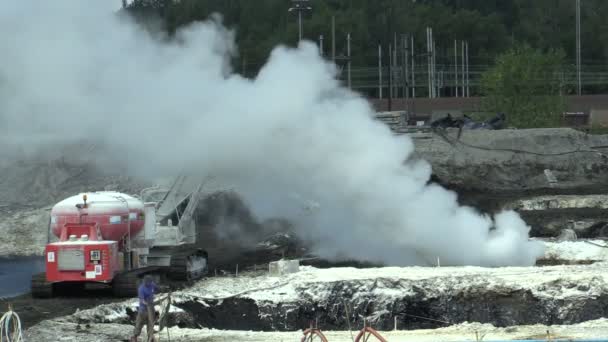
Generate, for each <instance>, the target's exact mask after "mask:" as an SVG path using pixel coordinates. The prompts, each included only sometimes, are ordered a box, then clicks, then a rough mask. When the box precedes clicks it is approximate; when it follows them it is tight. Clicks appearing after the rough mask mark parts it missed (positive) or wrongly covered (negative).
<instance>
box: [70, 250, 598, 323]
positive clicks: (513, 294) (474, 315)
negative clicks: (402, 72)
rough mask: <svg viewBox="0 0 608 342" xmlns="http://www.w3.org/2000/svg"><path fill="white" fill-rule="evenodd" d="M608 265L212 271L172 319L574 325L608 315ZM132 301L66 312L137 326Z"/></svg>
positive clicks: (76, 318)
mask: <svg viewBox="0 0 608 342" xmlns="http://www.w3.org/2000/svg"><path fill="white" fill-rule="evenodd" d="M579 247H580V246H579ZM598 248H599V247H598ZM550 250H551V249H550ZM581 260H582V259H581ZM579 261H580V260H579ZM580 262H581V263H584V262H585V261H580ZM605 268H606V263H605V262H602V263H595V264H588V265H576V266H546V267H507V268H496V269H490V268H479V267H441V268H439V267H434V268H429V267H406V268H396V267H389V268H365V269H356V268H350V267H349V268H329V269H318V268H314V267H310V266H302V267H301V271H300V272H297V273H294V274H288V275H283V276H280V277H270V276H268V274H267V272H266V271H259V270H258V271H257V272H247V273H246V274H243V275H239V276H238V277H235V276H230V277H211V278H208V279H205V280H203V281H200V282H198V283H196V284H195V285H194V286H193V287H191V288H188V289H185V290H182V291H177V292H175V293H174V294H173V302H174V303H173V308H172V312H171V314H170V318H169V326H175V327H180V328H192V329H199V328H201V327H205V328H214V329H222V330H254V331H296V330H301V329H302V328H305V327H308V326H309V325H310V323H311V322H318V324H319V326H321V327H322V328H323V329H324V330H348V329H349V327H353V326H355V327H358V326H362V325H363V324H364V320H365V322H366V323H367V324H370V325H372V326H374V327H376V328H378V329H380V330H392V329H393V327H394V324H395V322H396V323H397V325H398V326H399V328H400V329H403V330H411V329H434V328H441V327H446V326H450V325H454V324H459V323H463V322H479V323H489V324H492V325H494V326H496V327H508V326H515V325H533V324H545V325H556V324H576V323H580V322H585V321H589V320H594V319H599V318H601V317H605V316H606V315H608V275H605V272H604V270H605ZM135 305H136V302H135V301H133V300H132V301H128V302H124V303H115V304H108V305H104V306H100V307H98V308H95V309H92V310H85V311H81V312H78V313H76V314H74V315H72V316H68V317H66V318H63V319H62V320H63V321H65V322H70V323H78V324H93V323H112V324H133V322H134V321H133V320H134V315H133V314H132V313H133V311H132V310H133V308H134V307H135Z"/></svg>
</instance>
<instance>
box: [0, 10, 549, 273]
mask: <svg viewBox="0 0 608 342" xmlns="http://www.w3.org/2000/svg"><path fill="white" fill-rule="evenodd" d="M104 2H105V1H82V0H73V1H67V0H57V1H33V0H30V1H28V0H12V1H9V0H6V1H3V2H2V3H1V4H0V43H1V44H2V53H1V54H0V136H1V138H0V143H2V146H4V147H3V148H2V149H3V150H4V152H7V151H9V150H11V149H14V148H15V147H17V146H20V147H23V146H34V147H39V146H42V145H45V146H49V144H56V143H70V142H78V141H82V140H87V141H93V142H96V143H99V144H103V145H104V146H106V147H108V148H109V149H110V150H111V151H112V152H113V155H112V157H113V158H114V159H116V160H118V161H120V162H122V163H124V164H127V165H128V166H129V170H130V171H129V172H131V173H134V174H137V175H140V176H142V175H143V176H150V177H152V176H163V175H169V174H176V173H177V172H179V171H181V170H183V169H190V170H196V171H197V172H200V173H201V174H213V175H216V176H219V177H221V179H222V180H223V181H225V182H227V183H230V184H234V185H235V186H236V189H237V191H238V192H239V193H241V194H242V195H243V197H244V198H245V200H246V202H247V203H248V204H249V205H250V206H251V207H252V209H253V210H254V212H255V214H256V215H257V216H258V217H260V218H266V217H286V218H288V219H291V220H292V221H293V222H295V223H296V229H297V231H298V233H299V234H300V236H301V237H302V238H304V239H307V240H309V241H312V242H315V246H316V248H317V252H318V253H320V254H321V255H322V256H325V257H342V258H355V259H364V260H372V261H379V262H384V263H387V264H392V265H407V264H426V263H435V260H437V258H440V260H441V263H442V264H452V265H484V266H501V265H531V264H533V263H534V262H535V260H536V258H537V257H538V256H539V255H541V254H542V252H543V251H542V246H541V245H540V244H539V243H537V242H530V241H528V231H529V228H528V227H527V226H526V224H525V223H524V222H523V221H522V220H521V219H520V218H519V216H518V215H517V214H515V213H513V212H506V213H502V214H499V215H497V216H496V217H494V219H492V218H490V217H487V216H481V215H479V214H478V213H477V212H475V211H474V210H473V209H471V208H467V207H460V206H458V204H457V201H456V195H455V194H454V193H452V192H449V191H446V190H445V189H443V188H441V187H439V186H436V185H426V182H427V180H428V179H429V177H430V173H431V169H430V166H429V165H428V164H427V163H424V162H415V161H411V160H408V158H409V156H410V155H411V154H412V152H413V149H414V147H413V143H412V141H411V140H410V139H409V138H407V137H394V136H393V135H392V134H391V133H390V131H389V129H388V128H387V127H385V126H384V125H382V124H380V123H377V122H375V121H373V120H372V119H370V117H371V114H372V108H371V107H370V105H369V104H368V103H367V102H366V101H365V100H364V99H362V98H361V97H360V96H358V95H357V94H355V93H353V92H351V91H349V90H347V89H345V88H343V87H342V86H341V85H340V84H339V82H337V81H336V80H335V77H334V76H335V72H336V70H335V68H334V67H333V66H332V65H330V64H328V63H327V62H325V61H323V60H322V59H321V58H320V57H319V56H318V53H317V49H316V47H315V46H314V45H313V44H311V43H302V44H301V45H300V46H299V47H298V48H297V49H289V48H286V47H277V48H276V49H275V50H274V51H273V52H272V54H271V56H270V57H269V59H268V62H267V63H266V65H265V66H264V67H263V69H262V70H261V72H260V73H259V75H258V77H257V78H256V79H254V80H248V79H244V78H242V77H240V76H239V75H236V74H234V73H232V72H231V71H230V68H229V64H230V63H229V60H230V57H231V56H233V55H234V54H235V53H236V47H235V44H234V37H233V32H231V31H230V30H227V29H226V28H224V27H223V26H222V25H221V23H220V22H219V21H218V20H209V21H207V22H204V23H198V24H194V25H192V26H189V27H187V28H185V29H183V30H182V31H180V32H179V34H178V37H177V39H176V40H174V41H172V42H167V41H166V40H165V41H163V42H161V40H160V39H155V38H153V37H151V36H150V35H149V34H146V33H145V32H144V31H143V30H142V29H140V28H138V27H137V25H135V24H134V23H132V22H130V21H129V20H127V19H126V18H124V17H119V16H117V15H116V13H113V12H112V11H111V10H108V6H107V4H103V3H104ZM404 160H408V161H406V162H405V163H404ZM108 167H112V166H111V165H109V166H108ZM300 199H301V200H300ZM306 203H309V204H310V206H309V207H313V208H312V210H310V211H306V210H303V206H305V205H306Z"/></svg>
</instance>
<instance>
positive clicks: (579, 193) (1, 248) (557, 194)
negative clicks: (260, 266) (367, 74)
mask: <svg viewBox="0 0 608 342" xmlns="http://www.w3.org/2000/svg"><path fill="white" fill-rule="evenodd" d="M412 137H413V138H414V142H415V145H416V157H418V158H424V159H425V160H427V161H429V162H430V164H431V165H432V167H433V171H434V178H433V180H434V181H437V182H439V183H441V184H443V185H444V186H446V187H448V188H451V189H453V190H455V191H457V192H458V194H459V199H460V201H461V202H462V203H463V204H468V205H472V206H475V207H477V208H479V209H480V210H483V211H488V212H494V211H497V210H500V209H502V208H513V209H516V210H517V211H519V212H520V213H521V214H522V216H523V217H524V219H525V220H526V222H527V223H528V224H529V225H531V227H532V235H533V236H541V237H557V236H559V235H560V234H561V232H562V230H563V229H565V228H569V229H574V230H575V231H576V232H577V235H578V237H582V238H593V237H597V236H605V235H606V232H605V230H606V223H607V222H606V219H605V217H607V216H606V210H608V209H607V208H608V197H606V196H605V194H606V193H608V157H607V155H606V153H608V148H607V146H608V136H593V135H586V134H584V133H582V132H579V131H576V130H572V129H537V130H500V131H486V130H470V131H463V132H462V133H461V136H460V137H458V131H457V130H448V131H440V132H437V133H433V134H424V135H420V134H414V135H412ZM92 150H95V147H94V146H87V145H83V146H76V147H74V146H71V147H65V148H63V149H62V150H59V151H55V152H53V153H44V154H32V153H24V155H23V156H21V157H20V158H17V157H15V156H14V155H13V156H11V157H10V158H8V157H6V158H5V159H2V160H0V256H7V255H36V254H39V253H41V251H42V248H43V245H44V243H45V242H46V239H47V231H46V227H47V222H48V215H47V211H46V210H47V209H49V208H50V206H52V205H53V204H54V203H55V202H57V201H59V200H61V199H63V198H65V197H67V196H70V195H73V194H75V193H78V192H81V191H90V190H100V189H102V190H103V189H108V190H109V189H113V190H120V191H125V192H127V193H138V192H139V190H141V189H142V188H143V187H144V186H146V184H145V183H144V182H141V181H137V180H135V179H132V178H129V177H126V176H124V172H126V171H125V170H122V169H120V168H112V169H109V170H110V171H108V169H106V168H104V167H103V165H105V164H102V163H101V162H100V161H96V162H92V161H91V160H90V159H88V158H87V156H89V155H90V154H89V153H90V152H91V151H92ZM108 163H109V161H108ZM110 164H111V163H110ZM102 170H103V171H104V172H102ZM547 170H548V171H547ZM583 195H585V196H583ZM547 196H553V197H547ZM199 209H200V210H199V215H198V220H199V221H200V222H201V227H202V228H201V229H203V230H205V229H207V230H208V229H210V228H209V227H211V226H212V225H213V224H217V223H218V222H220V221H221V222H223V223H225V222H226V221H225V220H218V217H219V216H222V215H223V216H222V217H225V216H226V215H236V216H238V217H239V220H241V221H240V224H244V225H247V227H248V229H249V228H250V231H251V232H253V233H261V235H263V236H261V239H265V238H267V237H268V236H270V235H272V234H273V233H275V232H277V231H280V230H283V231H285V230H288V228H289V224H288V223H287V222H282V221H281V220H280V218H277V219H276V220H274V221H272V222H255V221H254V219H253V218H252V217H251V214H250V213H248V212H247V208H245V207H244V204H243V203H242V202H240V201H239V200H238V195H237V196H236V197H235V196H233V195H230V194H228V195H222V196H219V197H215V198H213V199H208V200H207V202H206V203H205V205H204V206H201V208H199ZM210 212H220V213H221V214H222V215H217V214H215V216H214V215H208V214H209V213H210ZM277 224H279V225H280V227H279V228H280V229H276V228H277V227H276V225H277ZM272 226H275V227H274V228H273V227H272ZM204 233H205V234H207V235H209V234H208V233H209V232H207V231H206V230H205V232H204ZM254 235H255V234H254ZM259 239H260V236H255V239H250V240H258V241H259ZM224 240H225V241H232V240H234V239H231V238H230V236H226V237H225V239H224ZM214 245H217V243H214ZM232 247H234V246H230V248H224V249H223V252H222V253H225V252H227V251H229V250H234V248H232ZM227 259H230V258H227Z"/></svg>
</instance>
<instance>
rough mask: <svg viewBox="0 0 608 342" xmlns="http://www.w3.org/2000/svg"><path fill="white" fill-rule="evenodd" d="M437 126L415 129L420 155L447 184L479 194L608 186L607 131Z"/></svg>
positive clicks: (597, 190)
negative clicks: (424, 131)
mask: <svg viewBox="0 0 608 342" xmlns="http://www.w3.org/2000/svg"><path fill="white" fill-rule="evenodd" d="M458 135H459V131H458V130H457V129H448V130H443V131H442V130H439V131H436V132H435V133H428V134H416V135H414V139H415V140H414V141H415V145H416V154H417V156H418V157H420V158H422V159H425V160H427V161H428V162H430V164H431V165H432V166H433V173H434V175H435V177H436V178H437V179H438V180H439V181H440V182H441V183H443V184H445V185H447V186H448V187H453V188H456V189H460V190H462V191H468V192H480V193H498V194H500V193H514V194H516V193H523V194H526V193H527V194H533V193H538V192H553V193H560V192H574V193H576V194H582V193H600V192H602V191H603V192H606V190H607V189H608V135H589V134H586V133H583V132H580V131H577V130H574V129H570V128H554V129H551V128H543V129H522V130H518V129H505V130H463V131H462V132H461V133H460V136H458Z"/></svg>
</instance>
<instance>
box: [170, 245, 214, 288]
mask: <svg viewBox="0 0 608 342" xmlns="http://www.w3.org/2000/svg"><path fill="white" fill-rule="evenodd" d="M207 260H208V256H207V252H205V251H203V250H201V249H195V248H186V249H180V250H178V251H176V252H174V254H172V255H171V264H170V266H169V270H168V274H167V275H168V276H169V278H170V279H173V280H178V281H192V280H197V279H200V278H202V277H203V276H204V275H205V274H207V270H208V269H207Z"/></svg>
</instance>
